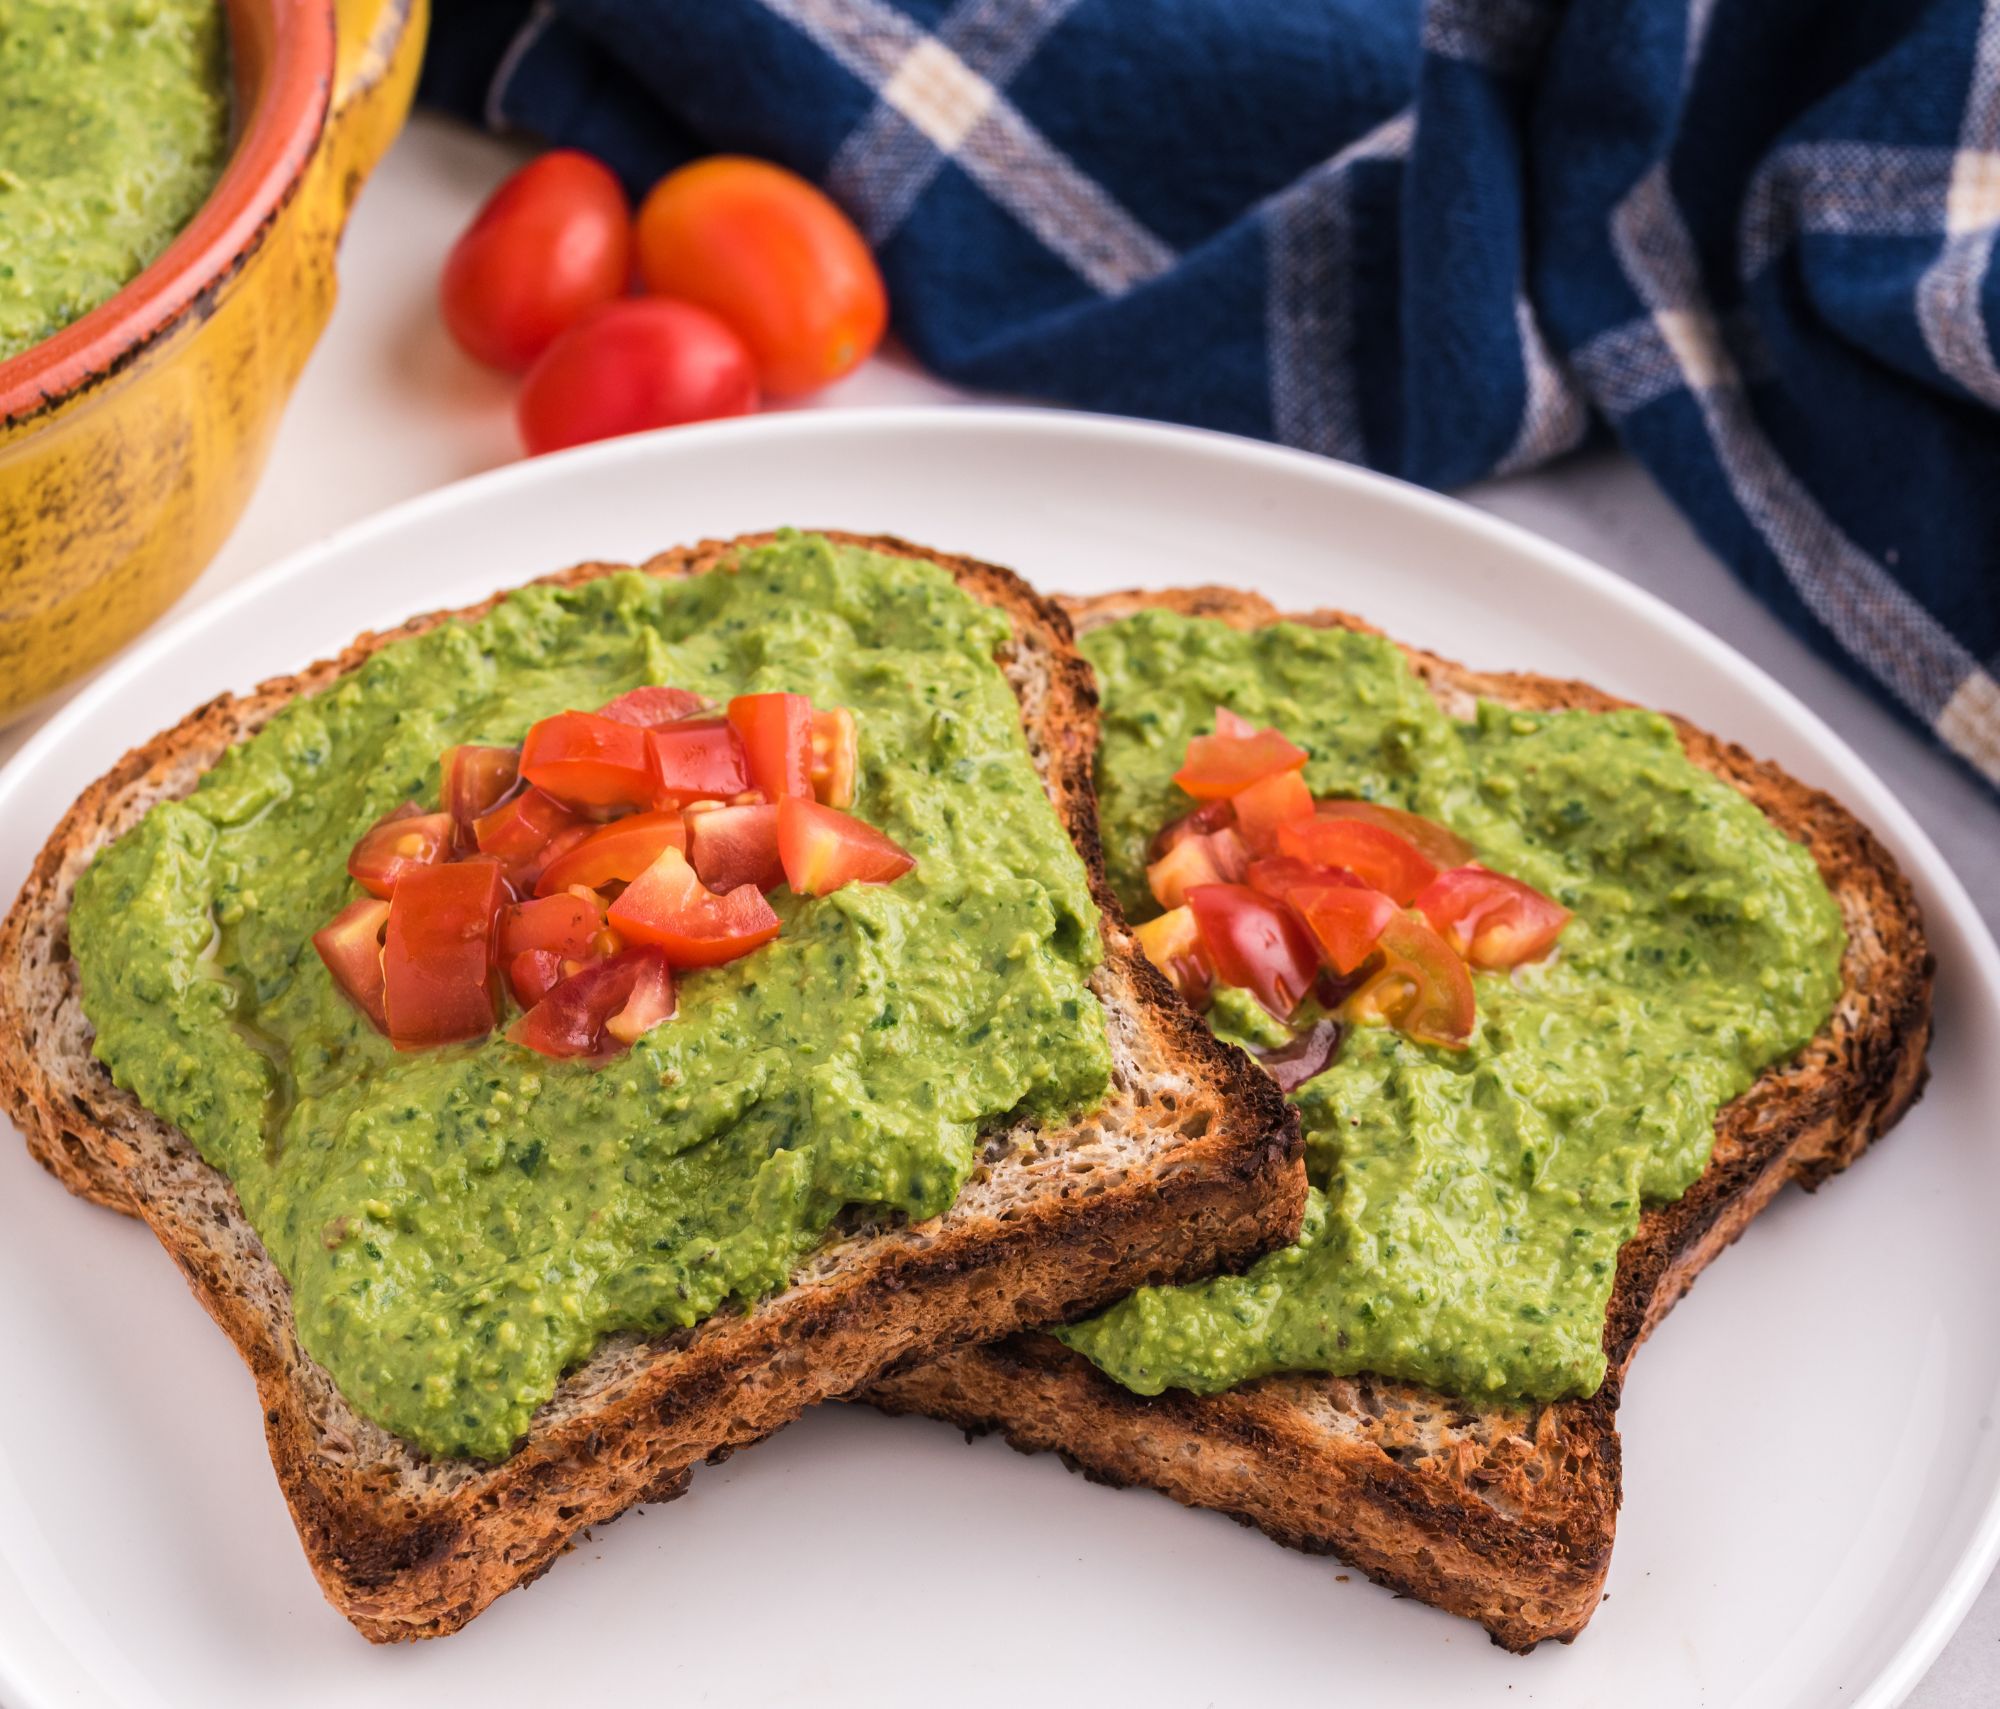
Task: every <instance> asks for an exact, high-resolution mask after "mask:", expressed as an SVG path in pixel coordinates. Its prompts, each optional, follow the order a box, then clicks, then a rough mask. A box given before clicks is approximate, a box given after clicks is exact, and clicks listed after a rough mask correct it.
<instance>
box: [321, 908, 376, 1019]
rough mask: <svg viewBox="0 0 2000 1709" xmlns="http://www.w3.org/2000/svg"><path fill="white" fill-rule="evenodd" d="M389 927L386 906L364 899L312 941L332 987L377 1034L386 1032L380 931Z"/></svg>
mask: <svg viewBox="0 0 2000 1709" xmlns="http://www.w3.org/2000/svg"><path fill="white" fill-rule="evenodd" d="M388 923H389V904H388V903H386V902H382V901H378V900H377V899H376V898H375V897H373V896H363V897H360V898H359V899H358V900H356V901H353V902H350V903H348V905H347V906H346V907H345V908H343V909H341V911H340V912H339V913H338V914H336V915H334V917H333V918H332V919H331V920H329V921H327V923H326V924H325V925H323V926H321V927H320V929H319V930H318V931H316V932H314V933H313V939H312V944H313V948H314V949H316V950H318V951H319V958H320V960H321V961H323V962H325V963H326V970H327V972H329V973H331V974H332V975H333V982H334V984H336V985H338V986H339V987H340V989H341V990H342V991H343V992H344V993H345V994H346V996H347V999H348V1001H349V1002H351V1003H352V1004H353V1005H354V1006H355V1007H356V1008H357V1009H359V1010H360V1011H361V1012H362V1013H363V1014H364V1015H366V1016H367V1017H368V1018H369V1020H371V1021H372V1022H374V1023H375V1030H376V1031H377V1032H380V1033H386V1032H387V1031H388V1030H389V1021H388V1017H387V1016H386V1015H385V1014H384V1013H383V1010H382V928H383V927H384V926H386V925H387V924H388Z"/></svg>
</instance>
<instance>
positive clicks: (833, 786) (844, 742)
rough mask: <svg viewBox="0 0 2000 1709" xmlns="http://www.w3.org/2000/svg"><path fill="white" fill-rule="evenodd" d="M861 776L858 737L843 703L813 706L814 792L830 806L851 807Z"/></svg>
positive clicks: (812, 780) (850, 713)
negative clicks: (839, 704)
mask: <svg viewBox="0 0 2000 1709" xmlns="http://www.w3.org/2000/svg"><path fill="white" fill-rule="evenodd" d="M860 777H861V737H860V732H859V730H858V729H857V728H856V725H855V722H854V714H853V713H852V712H850V711H848V710H847V708H846V707H844V706H827V707H816V708H815V709H814V711H813V715H812V773H811V778H810V781H811V783H812V791H813V794H814V795H815V796H816V797H817V798H818V799H819V800H820V801H822V802H824V803H825V804H826V805H827V806H829V807H852V806H853V805H854V789H855V785H856V784H857V783H858V782H859V781H860Z"/></svg>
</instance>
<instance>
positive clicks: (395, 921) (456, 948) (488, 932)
mask: <svg viewBox="0 0 2000 1709" xmlns="http://www.w3.org/2000/svg"><path fill="white" fill-rule="evenodd" d="M506 894H507V893H506V888H505V886H504V885H503V883H502V881H501V877H500V866H499V863H498V862H497V861H492V860H457V861H449V862H447V863H446V864H444V865H443V866H423V867H418V868H416V869H415V870H414V871H411V872H407V873H405V874H404V875H403V876H402V877H401V878H400V879H399V880H398V881H397V883H396V894H395V895H394V896H393V897H391V898H390V901H389V923H388V927H387V929H386V930H385V932H384V934H383V939H382V1001H383V1008H384V1009H385V1010H386V1011H387V1014H388V1020H389V1037H390V1039H391V1040H392V1041H393V1043H394V1044H395V1046H396V1048H397V1049H398V1050H420V1049H422V1048H423V1047H424V1046H426V1045H433V1044H452V1043H455V1042H457V1041H458V1040H460V1039H468V1038H478V1037H479V1036H480V1035H481V1034H483V1033H485V1032H488V1031H490V1030H491V1028H492V1026H493V1020H494V1016H495V1014H496V1013H497V1005H498V1002H499V996H500V992H499V986H498V983H497V981H496V980H495V978H494V976H493V925H494V919H495V916H496V915H498V913H499V912H500V907H501V904H502V903H503V902H504V901H505V900H506Z"/></svg>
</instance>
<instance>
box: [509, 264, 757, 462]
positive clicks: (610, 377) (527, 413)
mask: <svg viewBox="0 0 2000 1709" xmlns="http://www.w3.org/2000/svg"><path fill="white" fill-rule="evenodd" d="M756 407H757V370H756V364H755V363H754V362H753V361H752V360H751V358H750V352H749V351H748V350H746V349H745V348H744V346H743V341H742V340H741V339H740V338H738V337H737V336H736V334H735V333H733V332H731V331H730V330H729V328H728V326H726V325H725V324H724V323H723V322H722V321H720V320H718V319H717V318H716V317H715V316H714V315H712V314H710V313H709V312H708V310H706V309H704V308H698V307H696V306H695V305H694V304H693V303H682V302H675V301H673V300H671V299H670V298H666V297H640V298H632V299H629V300H627V301H624V302H616V303H603V304H600V305H599V306H598V307H597V308H594V309H592V310H590V311H589V312H588V313H587V314H585V315H584V317H583V318H582V319H581V320H579V321H578V322H577V323H576V324H575V325H574V326H572V327H570V328H569V330H568V331H566V332H564V333H563V334H562V335H561V336H560V337H559V338H557V339H556V341H555V342H554V343H553V344H551V345H550V346H549V347H548V349H546V350H545V351H543V352H542V354H541V356H540V357H539V358H538V359H537V360H536V362H535V365H534V367H532V368H530V369H529V370H528V377H527V379H525V380H524V381H522V383H521V396H520V398H519V400H518V401H517V402H516V405H515V417H516V420H517V421H518V423H519V425H520V429H521V442H522V443H523V444H524V445H526V446H527V448H528V450H529V451H530V452H531V453H533V454H534V455H537V456H539V455H540V454H541V453H542V452H544V451H560V450H562V449H563V448H564V447H565V446H568V445H582V444H585V443H587V442H588V441H590V440H593V439H613V438H616V437H617V436H618V435H619V434H621V433H643V432H645V431H646V430H647V429H648V428H653V427H678V426H680V425H681V424H682V423H683V422H689V421H712V420H714V419H715V418H717V417H718V416H726V415H748V414H749V413H750V412H751V411H752V410H753V409H755V408H756Z"/></svg>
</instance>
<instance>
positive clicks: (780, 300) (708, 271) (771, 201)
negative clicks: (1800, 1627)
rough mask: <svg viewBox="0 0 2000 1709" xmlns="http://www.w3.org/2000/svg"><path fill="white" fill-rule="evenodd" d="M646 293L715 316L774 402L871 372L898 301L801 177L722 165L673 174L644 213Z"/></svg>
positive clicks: (840, 218)
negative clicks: (751, 359) (751, 358)
mask: <svg viewBox="0 0 2000 1709" xmlns="http://www.w3.org/2000/svg"><path fill="white" fill-rule="evenodd" d="M638 244H639V276H640V278H641V279H642V280H644V281H645V286H646V289H647V290H649V291H652V292H655V293H657V294H659V295H661V296H668V297H680V298H683V299H685V300H686V301H688V302H691V303H700V304H701V305H702V306H703V307H705V308H709V309H713V310H714V311H715V312H716V313H717V314H719V315H720V316H722V318H723V319H724V320H726V321H728V322H729V324H730V325H731V326H733V327H734V328H735V329H736V331H737V332H738V333H739V334H740V335H741V336H742V339H743V342H744V343H745V344H747V345H749V347H750V349H751V351H752V353H753V354H754V355H755V357H756V362H757V377H758V379H759V381H760V382H761V383H762V385H763V388H764V390H765V391H766V392H767V393H769V394H770V395H771V396H772V397H795V396H797V395H798V394H799V393H801V392H810V391H816V390H818V388H819V387H821V386H824V385H826V384H828V383H829V382H830V381H833V380H837V379H839V378H840V377H841V375H843V374H845V373H848V372H849V371H851V370H852V369H854V368H855V367H857V366H859V365H860V363H861V362H862V361H864V360H865V359H866V358H867V357H868V355H869V354H870V352H872V351H873V350H874V348H875V346H876V345H878V344H880V343H881V342H882V333H883V330H884V328H885V327H886V326H887V325H888V322H889V299H888V294H887V293H886V292H885V291H884V290H883V288H882V275H881V274H880V273H879V272H878V271H877V270H876V267H875V258H874V256H872V255H870V254H869V253H868V245H867V243H866V242H865V241H864V240H863V238H862V236H861V234H860V232H858V231H856V230H855V229H854V224H853V222H852V221H851V220H849V219H848V217H847V216H846V215H845V214H844V213H842V212H841V211H840V209H839V208H838V207H837V206H836V205H835V204H834V203H833V202H832V201H831V200H830V199H829V198H828V197H827V196H826V194H825V193H824V192H823V191H821V190H819V189H817V188H815V187H814V186H813V185H811V184H809V183H807V182H806V180H805V179H803V178H801V177H799V176H798V174H797V173H795V172H787V171H786V170H785V169H784V168H783V167H782V166H773V165H772V164H771V163H770V162H768V161H763V160H749V159H746V158H744V157H743V156H741V155H716V156H713V157H712V158H710V159H707V160H698V161H696V162H695V163H694V164H693V165H691V166H683V167H682V168H681V169H680V170H679V171H677V172H670V173H668V174H667V176H666V177H664V178H662V179H661V180H660V181H659V183H657V184H655V185H654V186H653V188H652V190H651V192H650V193H649V194H648V195H647V197H646V199H645V201H644V202H643V203H642V204H641V205H640V208H639V226H638Z"/></svg>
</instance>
